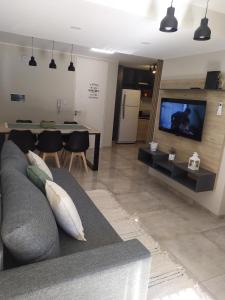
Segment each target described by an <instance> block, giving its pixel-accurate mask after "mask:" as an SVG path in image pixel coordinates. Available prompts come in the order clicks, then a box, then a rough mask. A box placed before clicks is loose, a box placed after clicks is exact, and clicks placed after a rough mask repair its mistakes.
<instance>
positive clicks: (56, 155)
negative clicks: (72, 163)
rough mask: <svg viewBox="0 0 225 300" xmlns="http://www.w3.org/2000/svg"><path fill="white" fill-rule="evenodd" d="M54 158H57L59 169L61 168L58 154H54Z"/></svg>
mask: <svg viewBox="0 0 225 300" xmlns="http://www.w3.org/2000/svg"><path fill="white" fill-rule="evenodd" d="M54 157H55V161H56V165H57V167H58V168H60V161H59V156H58V153H57V152H55V153H54Z"/></svg>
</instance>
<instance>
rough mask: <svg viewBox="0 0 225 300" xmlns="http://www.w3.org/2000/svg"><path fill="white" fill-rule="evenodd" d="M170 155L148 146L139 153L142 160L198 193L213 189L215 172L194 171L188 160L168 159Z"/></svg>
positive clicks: (201, 169)
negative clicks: (188, 165) (154, 150)
mask: <svg viewBox="0 0 225 300" xmlns="http://www.w3.org/2000/svg"><path fill="white" fill-rule="evenodd" d="M168 156H169V155H168V154H167V153H165V152H162V151H156V152H152V151H150V149H147V148H140V149H139V153H138V159H139V160H140V161H142V162H143V163H145V164H146V165H148V166H150V167H151V168H153V169H155V170H157V171H158V172H160V173H162V174H164V175H166V176H168V177H170V178H171V179H173V180H174V181H176V182H178V183H180V184H182V185H184V186H186V187H187V188H189V189H191V190H192V191H194V192H196V193H199V192H206V191H212V190H213V188H214V184H215V179H216V174H215V173H213V172H211V171H208V170H206V169H203V168H200V169H199V170H198V171H192V170H190V169H189V168H188V167H187V162H176V161H168Z"/></svg>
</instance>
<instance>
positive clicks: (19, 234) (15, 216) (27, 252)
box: [1, 170, 59, 264]
mask: <svg viewBox="0 0 225 300" xmlns="http://www.w3.org/2000/svg"><path fill="white" fill-rule="evenodd" d="M1 184H2V204H3V214H2V228H1V235H2V240H3V244H4V245H5V246H6V248H7V249H8V251H9V252H10V253H11V255H12V256H13V257H14V258H15V260H16V261H17V262H18V263H19V264H27V263H32V262H37V261H41V260H45V259H47V258H52V257H56V256H58V254H59V237H58V229H57V225H56V222H55V219H54V216H53V213H52V211H51V208H50V206H49V204H48V201H47V199H46V198H45V196H44V195H43V193H42V192H41V191H40V190H39V189H38V188H37V187H36V186H34V185H33V184H32V183H31V182H30V181H29V179H28V178H27V177H26V176H24V175H23V174H21V173H19V172H18V171H16V170H3V171H2V175H1Z"/></svg>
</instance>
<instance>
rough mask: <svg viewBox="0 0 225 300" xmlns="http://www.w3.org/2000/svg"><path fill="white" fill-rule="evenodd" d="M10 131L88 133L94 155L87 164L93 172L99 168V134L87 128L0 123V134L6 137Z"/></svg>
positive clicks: (78, 125)
mask: <svg viewBox="0 0 225 300" xmlns="http://www.w3.org/2000/svg"><path fill="white" fill-rule="evenodd" d="M11 130H30V131H31V132H32V133H33V134H40V133H41V132H43V131H44V130H50V131H54V130H59V131H60V132H61V133H62V134H70V133H72V132H73V131H88V133H89V136H94V155H93V158H92V160H89V159H88V158H87V164H88V166H89V168H91V169H92V170H93V171H97V170H98V166H99V152H100V139H101V133H100V132H99V131H98V130H95V129H93V128H91V127H89V126H86V125H82V124H61V123H54V124H52V125H51V126H49V128H48V127H43V126H42V125H41V123H16V122H15V123H13V122H4V123H0V133H3V134H5V135H8V134H9V133H10V131H11Z"/></svg>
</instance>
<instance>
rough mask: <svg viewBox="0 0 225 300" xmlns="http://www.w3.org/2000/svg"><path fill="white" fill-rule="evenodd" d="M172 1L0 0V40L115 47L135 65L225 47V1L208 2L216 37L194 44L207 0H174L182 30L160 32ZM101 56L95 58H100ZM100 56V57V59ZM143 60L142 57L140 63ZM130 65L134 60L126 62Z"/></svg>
mask: <svg viewBox="0 0 225 300" xmlns="http://www.w3.org/2000/svg"><path fill="white" fill-rule="evenodd" d="M170 2H171V1H170V0H138V1H137V0H20V1H15V0H0V31H2V32H0V41H2V42H10V43H17V44H24V45H27V44H29V43H30V39H29V38H27V37H30V36H34V37H35V38H37V40H36V43H37V44H36V46H37V47H40V48H41V47H44V48H48V49H49V48H50V47H51V43H50V42H49V41H50V40H53V39H54V40H55V41H57V42H58V43H57V45H56V47H59V48H60V49H59V50H61V48H63V47H64V48H65V49H67V50H66V51H69V46H68V44H71V43H74V44H75V45H76V50H77V51H81V52H82V53H83V54H89V48H90V47H95V48H105V49H113V50H115V51H116V52H118V53H119V54H116V55H114V58H116V59H119V60H120V61H123V59H124V62H126V59H128V57H129V55H132V56H133V58H135V57H136V59H137V62H136V63H140V64H141V63H142V62H143V64H145V61H146V59H147V60H148V58H150V59H151V58H161V59H166V58H173V57H180V56H187V55H194V54H198V53H207V52H213V51H219V50H223V49H225V30H224V28H225V0H210V2H209V13H208V16H209V19H210V22H209V24H210V27H211V29H212V39H211V40H210V41H207V42H196V41H193V33H194V30H195V29H196V28H197V27H198V26H199V23H200V19H201V18H202V17H203V16H204V11H205V5H206V0H174V6H175V7H176V17H177V19H178V21H179V31H178V32H176V33H171V34H168V33H162V32H160V31H159V29H158V28H159V23H160V20H161V19H162V18H163V17H164V16H165V13H166V8H167V7H168V6H169V5H170ZM96 55H97V54H96ZM101 56H102V55H101ZM141 57H144V58H143V59H141ZM128 62H130V60H129V59H128Z"/></svg>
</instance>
